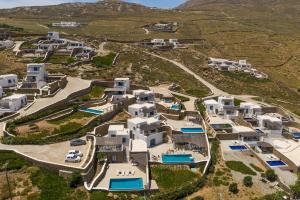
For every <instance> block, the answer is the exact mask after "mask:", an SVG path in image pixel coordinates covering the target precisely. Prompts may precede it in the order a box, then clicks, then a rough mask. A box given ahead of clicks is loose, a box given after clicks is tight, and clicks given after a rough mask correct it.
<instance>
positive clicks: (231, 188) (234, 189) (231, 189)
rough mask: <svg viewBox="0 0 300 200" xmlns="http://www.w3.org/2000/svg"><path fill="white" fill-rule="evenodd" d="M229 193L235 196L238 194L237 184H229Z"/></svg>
mask: <svg viewBox="0 0 300 200" xmlns="http://www.w3.org/2000/svg"><path fill="white" fill-rule="evenodd" d="M229 192H231V193H233V194H237V193H238V192H239V189H238V185H237V183H231V184H230V185H229Z"/></svg>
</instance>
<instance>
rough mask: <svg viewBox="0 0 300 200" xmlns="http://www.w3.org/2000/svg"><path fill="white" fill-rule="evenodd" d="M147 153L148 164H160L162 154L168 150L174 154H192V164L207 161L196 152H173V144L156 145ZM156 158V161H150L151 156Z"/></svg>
mask: <svg viewBox="0 0 300 200" xmlns="http://www.w3.org/2000/svg"><path fill="white" fill-rule="evenodd" d="M148 150H149V153H150V162H162V160H161V158H162V154H164V153H167V152H168V151H169V150H174V154H183V153H184V154H192V156H193V158H194V162H200V161H205V160H206V159H207V157H204V156H203V155H202V154H200V153H197V152H193V151H175V149H174V147H173V143H164V144H160V145H157V146H155V147H152V148H148ZM153 155H154V156H156V157H157V158H158V155H159V158H160V159H158V160H154V159H152V156H153Z"/></svg>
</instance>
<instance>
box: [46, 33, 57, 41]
mask: <svg viewBox="0 0 300 200" xmlns="http://www.w3.org/2000/svg"><path fill="white" fill-rule="evenodd" d="M47 38H48V40H59V32H48V34H47Z"/></svg>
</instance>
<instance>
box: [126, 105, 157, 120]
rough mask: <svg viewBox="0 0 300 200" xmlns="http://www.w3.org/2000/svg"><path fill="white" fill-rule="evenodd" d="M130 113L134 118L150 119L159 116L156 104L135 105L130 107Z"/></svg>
mask: <svg viewBox="0 0 300 200" xmlns="http://www.w3.org/2000/svg"><path fill="white" fill-rule="evenodd" d="M128 112H129V113H130V115H131V116H132V117H141V118H144V117H145V118H148V117H154V116H156V115H157V111H156V107H155V104H152V103H143V104H133V105H130V106H128Z"/></svg>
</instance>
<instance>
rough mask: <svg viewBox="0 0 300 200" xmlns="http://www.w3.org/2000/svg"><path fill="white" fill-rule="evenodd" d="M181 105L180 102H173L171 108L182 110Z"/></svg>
mask: <svg viewBox="0 0 300 200" xmlns="http://www.w3.org/2000/svg"><path fill="white" fill-rule="evenodd" d="M180 108H181V106H180V105H179V104H172V106H171V109H172V110H180Z"/></svg>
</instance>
